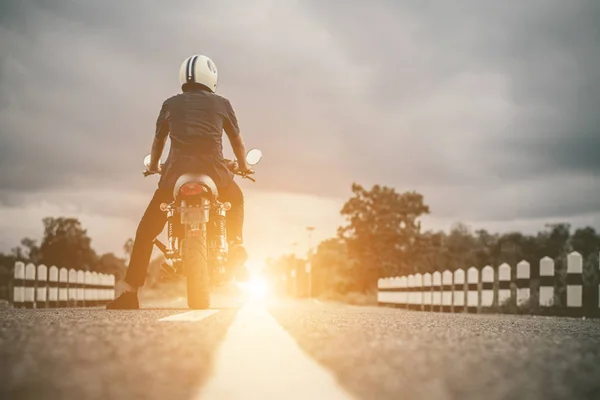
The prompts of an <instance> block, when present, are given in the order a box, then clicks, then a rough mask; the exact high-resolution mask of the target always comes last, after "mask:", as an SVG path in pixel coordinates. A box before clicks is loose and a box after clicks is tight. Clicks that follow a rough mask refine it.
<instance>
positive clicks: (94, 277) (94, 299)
mask: <svg viewBox="0 0 600 400" xmlns="http://www.w3.org/2000/svg"><path fill="white" fill-rule="evenodd" d="M92 282H93V289H92V302H93V304H94V307H96V306H97V305H98V292H99V290H98V285H99V283H100V281H99V279H98V273H97V272H96V271H94V272H92Z"/></svg>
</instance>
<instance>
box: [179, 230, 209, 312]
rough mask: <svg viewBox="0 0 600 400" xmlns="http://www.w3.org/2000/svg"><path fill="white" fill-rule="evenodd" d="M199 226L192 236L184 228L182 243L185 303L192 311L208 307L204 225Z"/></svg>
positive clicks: (206, 252) (206, 254)
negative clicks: (185, 290) (184, 233)
mask: <svg viewBox="0 0 600 400" xmlns="http://www.w3.org/2000/svg"><path fill="white" fill-rule="evenodd" d="M201 225H202V226H201V227H200V230H199V231H198V232H195V234H194V235H193V236H192V235H191V230H190V229H189V227H186V235H185V236H186V237H185V239H184V240H183V243H182V246H183V247H182V250H183V254H182V256H183V257H182V258H183V264H184V268H185V274H186V277H187V279H186V280H187V301H188V306H189V307H190V308H191V309H193V310H204V309H207V308H209V307H210V282H209V274H208V251H207V244H206V224H201Z"/></svg>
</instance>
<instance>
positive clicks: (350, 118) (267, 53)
mask: <svg viewBox="0 0 600 400" xmlns="http://www.w3.org/2000/svg"><path fill="white" fill-rule="evenodd" d="M598 43H600V2H598V1H594V0H589V1H583V0H569V1H562V0H543V1H542V0H529V1H527V2H523V1H518V0H514V1H503V2H484V1H478V0H465V1H454V2H448V1H443V0H439V1H423V0H421V1H401V0H393V1H392V0H387V1H383V0H382V1H376V0H371V1H369V2H366V1H351V0H344V1H334V0H332V1H317V0H312V1H291V0H239V1H218V2H217V1H169V2H164V1H142V0H135V1H133V0H128V1H116V0H110V1H106V0H103V1H87V2H85V1H74V0H38V1H27V2H24V1H6V0H0V49H1V51H0V171H1V172H0V221H1V223H0V251H2V250H8V249H10V248H11V247H13V246H15V245H16V244H17V243H18V241H19V239H20V238H21V237H23V236H30V237H35V238H39V237H40V236H41V233H42V225H41V219H42V218H43V217H45V216H59V215H63V216H67V215H68V216H77V217H79V218H80V219H81V220H82V221H83V223H84V225H85V227H86V228H88V231H89V233H90V235H91V236H92V238H93V244H94V246H95V247H96V248H97V249H98V250H99V251H115V252H118V253H120V252H121V246H122V243H123V242H124V241H125V239H126V238H128V237H131V236H132V235H133V234H134V232H135V228H136V224H137V222H138V221H139V218H140V217H141V215H142V213H143V210H144V208H145V206H146V205H147V202H148V201H149V198H150V196H151V194H152V191H153V189H154V188H155V186H156V182H157V179H156V177H149V178H146V179H143V178H142V176H141V174H140V172H141V168H142V167H141V162H142V159H143V157H144V155H145V154H147V153H148V152H149V148H150V145H151V142H152V137H153V134H154V124H155V120H156V117H157V115H158V111H159V108H160V105H161V104H162V101H163V100H164V99H165V98H167V97H169V96H171V95H173V94H174V93H176V92H177V91H178V90H179V87H178V86H179V85H178V81H177V76H178V69H179V65H180V63H181V62H182V61H183V60H184V59H185V58H186V57H188V56H189V55H191V54H195V53H202V54H206V55H208V56H209V57H211V58H212V59H213V60H214V61H215V63H216V64H217V66H218V68H219V74H220V83H219V91H220V94H221V95H223V96H225V97H228V98H229V99H230V100H231V102H232V104H233V106H234V108H235V109H236V112H237V114H238V118H239V122H240V127H241V129H242V132H243V134H244V137H245V140H246V143H247V145H248V146H249V147H259V148H261V149H262V150H263V152H264V158H263V161H262V162H261V164H260V165H259V166H258V167H257V176H256V177H257V179H258V181H257V183H255V184H252V183H250V182H247V181H244V182H241V186H242V187H243V190H244V192H245V194H246V203H247V206H246V209H247V217H246V229H245V235H246V242H247V243H248V246H249V247H250V251H251V252H252V256H253V258H254V260H255V261H256V260H259V259H261V258H264V257H265V256H267V255H270V254H273V255H275V254H277V253H280V252H282V251H288V250H289V249H290V244H291V243H292V242H294V241H297V242H300V245H299V247H298V248H299V249H301V248H303V247H305V246H306V242H307V239H306V233H305V231H304V227H305V226H307V225H314V226H316V227H317V231H316V232H315V240H317V239H320V238H323V237H327V236H330V235H333V234H334V232H335V227H336V226H337V225H338V224H339V223H340V222H341V220H340V217H339V210H340V208H341V205H342V204H343V202H344V200H345V198H347V197H348V196H349V194H350V185H351V183H352V182H353V181H356V182H358V183H361V184H363V185H366V186H370V185H372V184H375V183H380V184H385V185H390V186H393V187H395V188H397V190H399V191H405V190H417V191H419V192H421V193H423V194H424V196H425V200H426V202H427V203H428V204H429V205H430V207H431V211H432V214H431V215H430V216H428V217H427V218H425V219H424V221H425V228H428V229H448V228H449V227H450V225H451V224H452V223H453V222H457V221H463V222H467V223H468V224H470V225H471V226H472V227H474V228H477V227H486V228H488V229H491V230H495V231H509V230H521V231H525V232H536V231H538V230H540V229H543V228H544V224H545V223H547V222H563V221H564V222H570V223H572V224H573V225H574V226H575V227H579V226H585V225H591V226H594V227H596V228H597V229H600V200H599V199H600V179H599V177H600V156H599V155H600V113H599V112H598V110H599V105H600V46H598ZM225 152H226V154H227V155H231V154H232V152H231V149H230V147H229V145H227V148H226V150H225Z"/></svg>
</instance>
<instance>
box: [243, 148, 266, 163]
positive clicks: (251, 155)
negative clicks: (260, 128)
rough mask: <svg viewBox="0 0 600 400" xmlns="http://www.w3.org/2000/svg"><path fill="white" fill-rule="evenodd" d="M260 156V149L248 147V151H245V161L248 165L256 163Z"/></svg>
mask: <svg viewBox="0 0 600 400" xmlns="http://www.w3.org/2000/svg"><path fill="white" fill-rule="evenodd" d="M261 158H262V151H260V150H259V149H250V151H248V153H246V162H247V163H248V164H249V165H256V164H258V162H259V161H260V160H261Z"/></svg>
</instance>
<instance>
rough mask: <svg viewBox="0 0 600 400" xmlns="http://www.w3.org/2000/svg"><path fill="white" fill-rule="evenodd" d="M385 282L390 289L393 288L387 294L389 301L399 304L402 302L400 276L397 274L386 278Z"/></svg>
mask: <svg viewBox="0 0 600 400" xmlns="http://www.w3.org/2000/svg"><path fill="white" fill-rule="evenodd" d="M384 284H385V287H386V288H388V290H391V292H390V293H389V294H388V295H387V299H388V301H387V302H388V303H391V304H395V305H396V306H398V305H399V304H400V297H401V294H400V291H401V290H402V289H400V277H399V276H396V277H391V278H386V279H385V282H384Z"/></svg>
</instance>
